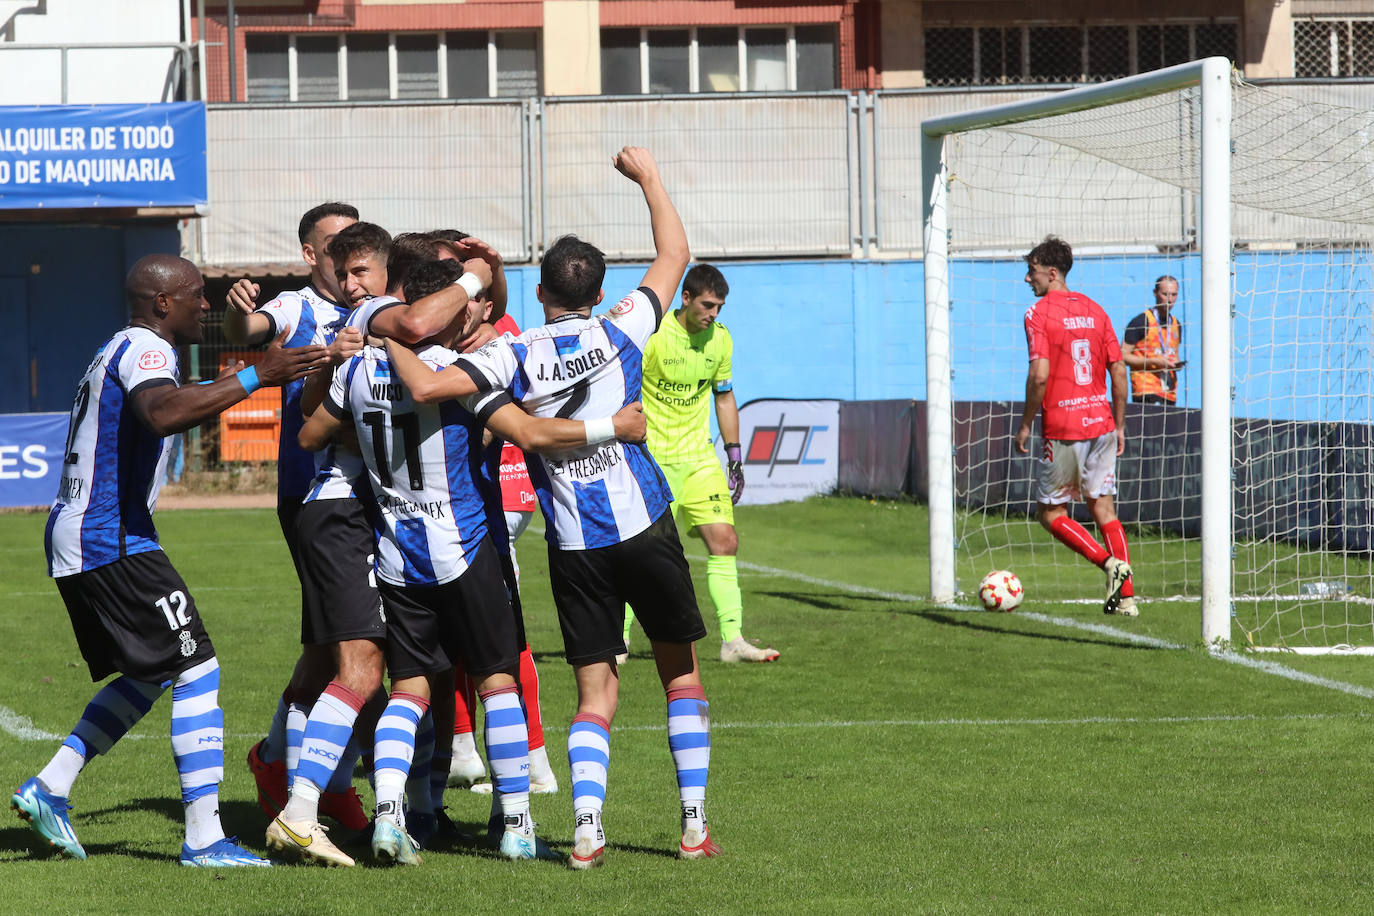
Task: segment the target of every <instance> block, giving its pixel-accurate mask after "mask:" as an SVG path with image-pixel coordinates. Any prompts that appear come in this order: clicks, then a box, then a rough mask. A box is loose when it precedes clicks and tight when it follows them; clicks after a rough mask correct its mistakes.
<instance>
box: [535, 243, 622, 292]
mask: <svg viewBox="0 0 1374 916" xmlns="http://www.w3.org/2000/svg"><path fill="white" fill-rule="evenodd" d="M605 279H606V256H605V255H604V254H602V253H601V249H599V248H597V247H596V246H595V245H592V244H590V243H588V242H584V241H582V240H581V239H580V238H578V237H577V236H575V235H565V236H563V237H562V238H560V239H559V240H558V241H556V242H554V243H553V244H552V245H550V246H549V248H548V250H547V251H545V252H544V260H543V261H542V262H540V264H539V285H540V286H541V287H542V288H543V291H544V303H545V304H546V305H552V306H554V307H555V308H562V309H584V308H591V307H592V306H593V305H595V304H596V295H597V293H599V292H601V283H602V281H603V280H605Z"/></svg>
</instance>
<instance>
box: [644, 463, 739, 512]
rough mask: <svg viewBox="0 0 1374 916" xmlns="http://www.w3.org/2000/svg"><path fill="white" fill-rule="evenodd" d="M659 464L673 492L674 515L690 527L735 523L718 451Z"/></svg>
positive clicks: (733, 509)
mask: <svg viewBox="0 0 1374 916" xmlns="http://www.w3.org/2000/svg"><path fill="white" fill-rule="evenodd" d="M659 467H660V468H662V469H663V476H664V477H666V478H667V480H668V489H670V490H672V491H673V517H674V518H676V519H679V520H681V521H683V522H685V523H686V525H687V528H688V529H689V530H690V529H692V528H696V527H697V526H698V525H731V526H733V525H734V524H735V507H734V505H733V504H731V502H730V488H729V487H728V486H727V485H726V483H725V471H724V470H722V469H721V466H720V461H719V460H717V459H716V456H715V455H714V454H712V455H708V456H705V457H703V458H700V459H698V460H696V461H684V462H679V463H676V464H660V465H659Z"/></svg>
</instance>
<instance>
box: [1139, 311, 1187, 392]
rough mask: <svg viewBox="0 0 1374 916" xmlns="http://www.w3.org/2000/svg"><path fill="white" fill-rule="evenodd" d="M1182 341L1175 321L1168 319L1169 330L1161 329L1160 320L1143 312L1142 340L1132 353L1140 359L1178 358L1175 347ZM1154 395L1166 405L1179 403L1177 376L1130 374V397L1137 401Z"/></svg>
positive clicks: (1153, 371)
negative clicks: (1169, 356)
mask: <svg viewBox="0 0 1374 916" xmlns="http://www.w3.org/2000/svg"><path fill="white" fill-rule="evenodd" d="M1182 337H1183V332H1182V330H1181V329H1180V327H1179V324H1178V319H1177V318H1175V317H1174V316H1173V314H1172V313H1170V315H1169V327H1168V330H1165V329H1164V328H1162V327H1160V324H1159V317H1158V316H1157V315H1156V314H1155V310H1154V309H1153V308H1148V309H1146V310H1145V336H1144V337H1142V338H1141V339H1140V340H1139V341H1138V342H1137V343H1136V345H1135V352H1137V353H1139V354H1140V355H1141V356H1145V357H1154V356H1163V355H1164V354H1165V353H1172V354H1173V355H1174V356H1178V345H1179V342H1180V340H1181V339H1182ZM1146 394H1157V395H1159V396H1160V397H1162V398H1164V399H1165V400H1166V401H1177V400H1178V373H1177V372H1175V371H1174V370H1172V369H1141V370H1138V371H1133V372H1132V373H1131V396H1132V397H1140V396H1141V395H1146Z"/></svg>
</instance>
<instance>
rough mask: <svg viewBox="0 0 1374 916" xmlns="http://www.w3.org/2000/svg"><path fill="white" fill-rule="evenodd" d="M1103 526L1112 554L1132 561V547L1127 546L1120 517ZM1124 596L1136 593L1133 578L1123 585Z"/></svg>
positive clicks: (1119, 558)
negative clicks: (1132, 583)
mask: <svg viewBox="0 0 1374 916" xmlns="http://www.w3.org/2000/svg"><path fill="white" fill-rule="evenodd" d="M1101 527H1102V537H1103V539H1104V540H1106V542H1107V549H1108V550H1110V551H1111V552H1112V556H1114V557H1116V558H1117V559H1118V560H1125V561H1126V562H1127V563H1129V562H1131V548H1130V547H1128V546H1126V529H1125V528H1123V527H1122V526H1121V520H1120V519H1116V518H1114V519H1112V520H1111V521H1110V522H1107V524H1105V525H1103V526H1101ZM1121 595H1122V597H1123V598H1129V597H1132V596H1134V595H1135V588H1134V587H1133V586H1132V585H1131V580H1130V579H1127V580H1126V584H1125V585H1123V586H1121Z"/></svg>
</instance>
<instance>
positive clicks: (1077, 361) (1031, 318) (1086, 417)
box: [1026, 290, 1121, 441]
mask: <svg viewBox="0 0 1374 916" xmlns="http://www.w3.org/2000/svg"><path fill="white" fill-rule="evenodd" d="M1026 349H1027V351H1028V352H1029V354H1030V359H1032V360H1036V359H1047V360H1049V361H1050V377H1049V382H1048V383H1047V385H1046V386H1045V400H1044V402H1043V403H1042V404H1041V408H1040V409H1041V423H1042V427H1043V429H1042V435H1043V436H1044V437H1045V438H1046V439H1065V440H1069V441H1078V440H1082V439H1096V438H1097V437H1098V436H1100V435H1102V434H1104V433H1109V432H1112V431H1113V430H1115V429H1116V423H1115V422H1114V421H1113V420H1112V402H1111V399H1110V398H1108V397H1107V366H1109V365H1110V364H1111V363H1114V362H1119V361H1120V360H1121V344H1119V343H1118V342H1117V340H1116V331H1115V329H1113V328H1112V321H1111V319H1110V318H1108V317H1107V313H1106V312H1104V311H1103V310H1102V306H1100V305H1098V304H1097V303H1096V302H1094V301H1092V300H1091V299H1089V298H1088V297H1087V296H1085V295H1083V294H1082V293H1075V292H1072V291H1069V290H1050V291H1049V292H1048V293H1046V294H1045V296H1044V297H1043V298H1041V299H1040V301H1038V302H1036V303H1035V305H1033V306H1031V307H1030V309H1029V310H1028V311H1027V312H1026Z"/></svg>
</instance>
